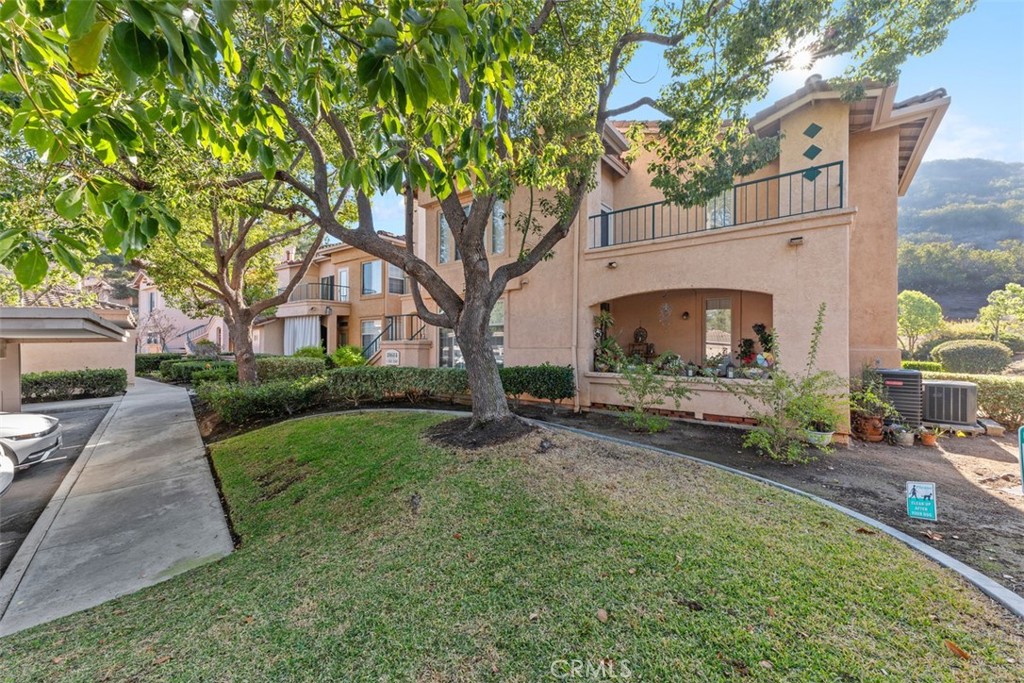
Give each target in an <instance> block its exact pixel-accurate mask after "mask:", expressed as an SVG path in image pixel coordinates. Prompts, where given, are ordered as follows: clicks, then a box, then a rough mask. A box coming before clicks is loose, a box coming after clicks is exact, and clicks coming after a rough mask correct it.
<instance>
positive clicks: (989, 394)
mask: <svg viewBox="0 0 1024 683" xmlns="http://www.w3.org/2000/svg"><path fill="white" fill-rule="evenodd" d="M921 376H922V377H923V378H924V379H946V380H955V381H959V382H973V383H975V384H977V385H978V406H979V407H980V408H981V410H982V411H984V413H985V414H986V415H988V416H989V417H990V418H992V419H993V420H995V421H996V422H998V423H999V424H1001V425H1003V426H1004V427H1006V428H1007V429H1017V428H1018V427H1020V426H1021V425H1024V377H1010V376H1007V375H966V374H956V373H951V372H924V373H921Z"/></svg>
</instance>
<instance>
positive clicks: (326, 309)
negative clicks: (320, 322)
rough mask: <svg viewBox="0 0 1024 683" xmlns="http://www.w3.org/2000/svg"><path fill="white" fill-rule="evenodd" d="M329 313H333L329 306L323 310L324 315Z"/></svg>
mask: <svg viewBox="0 0 1024 683" xmlns="http://www.w3.org/2000/svg"><path fill="white" fill-rule="evenodd" d="M331 313H334V309H333V308H331V307H330V306H328V307H327V308H325V309H324V315H330V314H331Z"/></svg>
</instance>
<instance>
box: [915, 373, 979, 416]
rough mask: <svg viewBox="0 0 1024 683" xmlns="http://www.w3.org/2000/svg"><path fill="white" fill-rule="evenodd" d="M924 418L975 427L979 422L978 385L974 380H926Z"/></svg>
mask: <svg viewBox="0 0 1024 683" xmlns="http://www.w3.org/2000/svg"><path fill="white" fill-rule="evenodd" d="M924 420H925V422H935V423H937V424H951V425H963V426H965V427H973V426H974V425H975V424H977V422H978V385H977V384H974V383H972V382H954V381H950V380H925V382H924Z"/></svg>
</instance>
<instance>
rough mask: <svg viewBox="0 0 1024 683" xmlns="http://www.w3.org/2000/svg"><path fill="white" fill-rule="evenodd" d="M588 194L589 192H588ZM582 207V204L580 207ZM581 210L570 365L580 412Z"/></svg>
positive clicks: (575, 238) (580, 214)
mask: <svg viewBox="0 0 1024 683" xmlns="http://www.w3.org/2000/svg"><path fill="white" fill-rule="evenodd" d="M588 194H589V193H588ZM580 208H581V209H582V208H583V207H582V206H581V207H580ZM581 223H583V212H582V211H577V212H576V230H575V231H574V232H575V234H574V235H573V257H572V316H571V317H572V349H571V352H572V367H573V375H575V379H576V393H575V394H573V397H572V412H574V413H578V412H580V388H581V387H580V369H579V365H580V359H579V336H580V311H579V306H580V233H581V232H582V231H583V226H582V225H581Z"/></svg>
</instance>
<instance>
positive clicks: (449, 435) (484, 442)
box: [424, 417, 537, 450]
mask: <svg viewBox="0 0 1024 683" xmlns="http://www.w3.org/2000/svg"><path fill="white" fill-rule="evenodd" d="M471 424H472V418H468V417H460V418H458V419H456V420H447V421H445V422H441V423H440V424H437V425H435V426H433V427H431V428H430V429H428V430H427V431H426V432H424V433H425V434H426V436H427V438H428V439H430V440H431V441H433V442H434V443H437V444H441V445H444V446H452V447H455V448H465V449H467V450H475V449H477V448H486V447H487V446H498V445H501V444H503V443H507V442H509V441H514V440H515V439H518V438H520V437H522V436H526V435H527V434H529V433H530V432H533V431H536V430H537V428H536V427H534V426H532V425H529V424H527V423H525V422H523V421H522V420H520V419H519V418H517V417H512V418H506V419H503V420H493V421H491V422H488V423H486V424H484V425H483V426H480V427H472V428H471Z"/></svg>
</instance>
